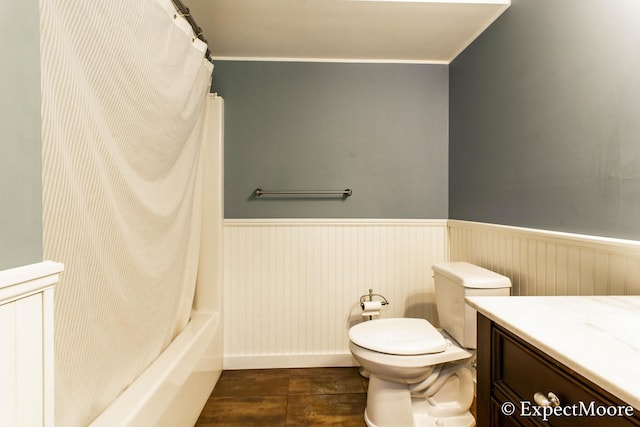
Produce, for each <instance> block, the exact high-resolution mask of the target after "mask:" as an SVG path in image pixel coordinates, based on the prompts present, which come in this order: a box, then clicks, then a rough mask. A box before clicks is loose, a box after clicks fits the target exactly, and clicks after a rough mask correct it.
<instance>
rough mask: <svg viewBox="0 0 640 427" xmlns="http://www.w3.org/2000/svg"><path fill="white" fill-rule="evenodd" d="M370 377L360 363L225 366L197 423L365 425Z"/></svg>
mask: <svg viewBox="0 0 640 427" xmlns="http://www.w3.org/2000/svg"><path fill="white" fill-rule="evenodd" d="M366 381H367V380H366V379H364V378H362V377H361V376H360V375H359V374H358V369H357V368H307V369H258V370H240V371H224V372H223V373H222V375H221V376H220V379H219V380H218V383H217V384H216V387H215V389H214V390H213V393H212V394H211V396H210V397H209V400H207V403H206V405H205V407H204V409H203V411H202V413H201V414H200V418H199V419H198V422H197V423H196V426H199V427H205V426H225V427H240V426H242V427H250V426H270V427H275V426H283V427H284V426H286V427H289V426H344V427H352V426H353V427H363V426H365V423H364V408H365V407H366V400H367V398H366V390H367V382H366Z"/></svg>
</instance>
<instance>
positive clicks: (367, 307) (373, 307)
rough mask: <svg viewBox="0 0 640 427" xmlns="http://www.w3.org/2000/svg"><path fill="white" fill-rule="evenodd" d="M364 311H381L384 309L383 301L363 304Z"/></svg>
mask: <svg viewBox="0 0 640 427" xmlns="http://www.w3.org/2000/svg"><path fill="white" fill-rule="evenodd" d="M362 309H363V310H364V311H380V310H381V309H382V302H381V301H365V302H363V303H362ZM367 316H368V315H367Z"/></svg>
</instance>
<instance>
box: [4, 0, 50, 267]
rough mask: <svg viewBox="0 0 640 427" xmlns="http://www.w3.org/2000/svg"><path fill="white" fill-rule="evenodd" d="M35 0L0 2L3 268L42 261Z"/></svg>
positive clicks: (36, 4)
mask: <svg viewBox="0 0 640 427" xmlns="http://www.w3.org/2000/svg"><path fill="white" fill-rule="evenodd" d="M38 13H39V11H38V2H37V1H26V2H21V1H4V2H2V5H1V6H0V58H2V67H0V130H1V131H2V136H1V137H0V270H3V269H6V268H11V267H17V266H20V265H24V264H30V263H34V262H39V261H41V260H42V182H41V180H42V178H41V168H42V166H41V142H40V27H39V22H40V21H39V14H38Z"/></svg>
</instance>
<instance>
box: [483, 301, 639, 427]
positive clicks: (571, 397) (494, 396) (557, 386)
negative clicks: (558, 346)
mask: <svg viewBox="0 0 640 427" xmlns="http://www.w3.org/2000/svg"><path fill="white" fill-rule="evenodd" d="M477 327H478V343H479V344H478V388H477V425H478V426H479V427H497V426H501V427H502V426H504V427H507V426H508V427H511V426H514V427H517V426H520V427H527V426H558V427H563V426H581V427H582V426H584V427H589V426H593V427H601V426H607V427H609V426H640V414H639V412H638V411H637V410H633V409H630V408H629V405H627V404H626V403H624V402H622V401H620V400H619V399H618V398H616V397H614V396H613V395H612V394H611V393H609V392H607V391H606V390H604V389H602V388H601V387H599V386H597V385H596V384H594V383H592V382H591V381H589V380H587V379H585V378H584V377H582V376H581V375H579V374H577V373H576V372H574V371H573V370H571V369H569V368H568V367H566V366H565V365H563V364H561V363H560V362H558V361H556V360H555V359H553V358H551V357H549V356H548V355H547V354H545V353H544V352H542V351H540V350H539V349H537V348H536V347H534V346H532V345H530V344H528V343H527V342H525V341H524V340H522V339H520V338H519V337H518V336H516V335H515V334H513V333H511V332H510V331H508V330H507V329H505V328H503V327H501V326H500V325H498V324H497V323H495V322H493V321H492V320H490V319H489V318H487V317H485V316H484V315H482V314H480V313H478V326H477ZM614 363H615V362H614ZM621 368H622V366H621ZM550 392H551V393H553V394H551V395H549V393H550ZM536 393H542V395H541V396H538V399H539V402H540V403H541V404H550V405H551V407H550V408H549V409H547V410H546V411H551V410H552V409H551V408H553V405H554V403H556V402H554V401H553V400H554V395H555V396H556V397H557V399H558V401H559V406H558V407H557V408H556V409H555V411H556V415H548V416H547V417H546V418H547V419H546V421H545V420H544V419H543V418H545V417H544V416H543V414H542V413H541V411H545V409H543V407H542V406H541V405H540V404H539V403H536V401H535V400H534V394H536ZM541 398H542V399H546V400H547V401H546V402H545V401H544V400H541ZM509 402H510V403H509ZM581 405H582V407H581ZM589 405H591V408H590V407H589ZM614 407H617V408H614ZM536 410H538V411H540V412H538V413H536ZM605 410H606V411H608V412H609V413H613V412H614V411H615V415H614V416H608V415H606V414H605V415H604V416H598V414H599V413H600V414H602V413H603V412H604V411H605ZM512 411H513V413H512ZM505 412H506V414H505ZM589 413H593V414H595V416H585V415H584V414H587V415H588V414H589ZM629 413H631V416H626V414H629ZM581 414H582V416H580V415H581ZM619 414H623V416H618V415H619Z"/></svg>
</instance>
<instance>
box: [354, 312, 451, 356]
mask: <svg viewBox="0 0 640 427" xmlns="http://www.w3.org/2000/svg"><path fill="white" fill-rule="evenodd" d="M349 339H350V340H351V342H353V343H354V344H356V345H358V346H360V347H363V348H366V349H369V350H373V351H377V352H380V353H387V354H398V355H404V356H408V355H418V354H432V353H440V352H443V351H444V350H445V349H446V347H447V343H446V341H445V339H444V337H443V336H442V334H441V333H440V332H438V330H437V329H436V328H434V327H433V325H431V323H429V322H427V321H426V320H425V319H376V320H369V321H367V322H362V323H359V324H357V325H355V326H353V327H352V328H351V329H349Z"/></svg>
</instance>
